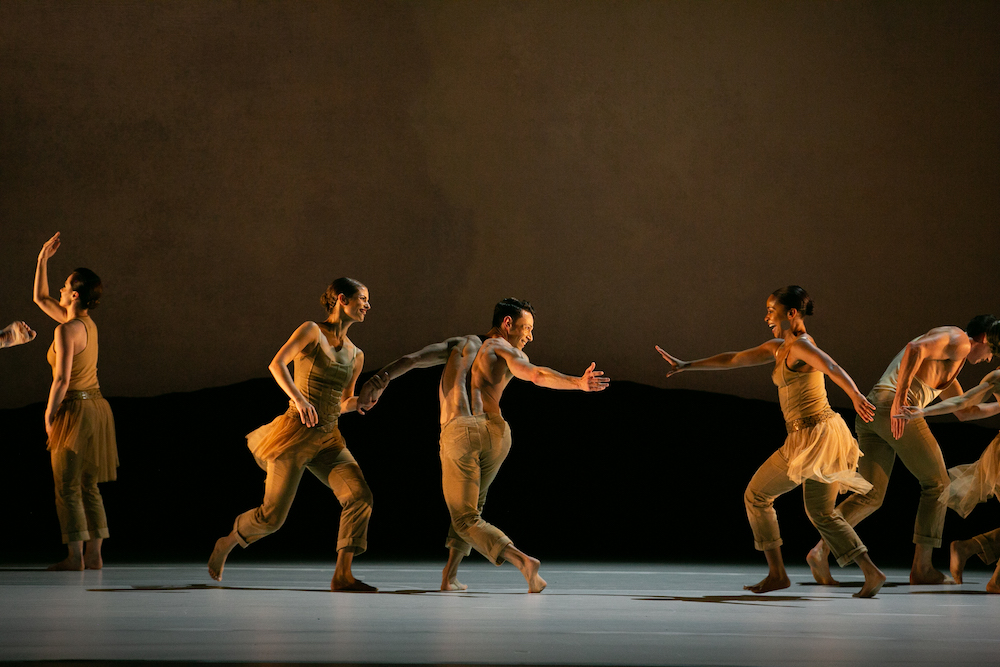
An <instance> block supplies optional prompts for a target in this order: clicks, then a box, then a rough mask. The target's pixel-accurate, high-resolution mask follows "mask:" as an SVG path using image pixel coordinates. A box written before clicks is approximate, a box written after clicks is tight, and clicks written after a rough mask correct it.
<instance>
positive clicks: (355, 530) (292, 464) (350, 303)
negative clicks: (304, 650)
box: [208, 278, 376, 591]
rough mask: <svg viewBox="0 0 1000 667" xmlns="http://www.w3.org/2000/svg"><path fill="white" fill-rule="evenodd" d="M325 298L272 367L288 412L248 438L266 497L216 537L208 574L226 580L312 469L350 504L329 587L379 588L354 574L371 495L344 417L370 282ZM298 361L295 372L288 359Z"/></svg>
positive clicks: (349, 282)
mask: <svg viewBox="0 0 1000 667" xmlns="http://www.w3.org/2000/svg"><path fill="white" fill-rule="evenodd" d="M320 302H321V303H322V304H323V306H324V307H325V308H326V311H327V313H328V314H329V316H328V317H327V318H326V320H325V321H323V322H319V323H316V322H306V323H304V324H302V326H300V327H299V328H298V329H296V330H295V333H293V334H292V337H291V338H289V339H288V342H286V343H285V344H284V345H282V346H281V349H280V350H278V354H276V355H275V356H274V359H273V360H272V361H271V364H270V365H269V366H268V370H270V371H271V375H273V376H274V379H275V380H276V381H277V383H278V386H280V387H281V388H282V390H284V392H285V393H286V394H288V398H289V399H290V400H289V407H288V410H287V411H286V412H285V413H284V414H282V415H279V416H278V417H277V418H276V419H275V420H274V421H272V422H271V423H270V424H267V425H265V426H261V427H260V428H259V429H257V430H256V431H254V432H253V433H251V434H249V435H248V436H247V446H248V447H249V448H250V451H251V453H252V454H253V456H254V459H256V461H257V465H259V466H260V467H261V468H262V469H264V470H265V471H267V479H266V480H265V482H264V502H263V504H262V505H261V506H260V507H258V508H257V509H253V510H250V511H248V512H244V513H243V514H241V515H239V516H238V517H236V523H235V524H234V525H233V531H232V532H231V533H229V535H227V536H225V537H222V538H220V539H219V540H218V541H217V542H216V543H215V550H214V551H212V555H211V557H210V558H209V559H208V573H209V575H211V577H212V578H213V579H215V580H216V581H221V580H222V569H223V567H224V566H225V564H226V557H227V556H228V555H229V552H230V551H232V550H233V548H234V547H235V546H236V545H237V544H239V545H240V546H241V547H244V548H246V547H247V546H248V545H249V544H252V543H253V542H256V541H257V540H259V539H260V538H262V537H264V536H265V535H270V534H271V533H273V532H274V531H276V530H278V529H279V528H280V527H281V525H282V524H283V523H284V522H285V517H286V516H288V510H289V509H290V508H291V506H292V500H294V498H295V492H296V490H297V489H298V487H299V481H300V480H301V479H302V474H303V473H304V472H305V470H307V469H308V470H309V472H311V473H312V474H314V475H316V477H318V478H319V480H320V481H321V482H323V483H324V484H326V485H327V486H329V487H330V488H331V489H333V492H334V494H336V496H337V500H338V501H340V504H341V506H342V507H343V510H342V512H341V515H340V535H339V539H338V541H337V567H336V569H335V570H334V574H333V580H332V581H331V582H330V588H331V589H332V590H335V591H374V590H376V589H375V588H374V587H372V586H369V585H368V584H365V583H363V582H361V581H358V580H357V579H355V578H354V576H353V575H352V574H351V562H352V561H353V559H354V556H355V554H360V553H362V552H363V551H364V550H365V548H366V547H367V545H368V519H369V517H370V516H371V511H372V494H371V491H370V490H369V489H368V484H367V483H366V482H365V478H364V475H362V474H361V468H360V467H359V466H358V463H357V461H355V460H354V457H353V456H351V452H349V451H348V450H347V443H345V442H344V438H343V436H342V435H341V434H340V429H339V428H338V427H337V422H338V419H339V417H340V415H341V414H343V413H346V412H352V411H354V410H356V409H357V406H358V399H357V397H356V396H355V395H354V385H355V383H356V382H357V380H358V376H359V375H361V368H362V366H363V365H364V359H365V355H364V354H363V353H362V352H361V350H360V349H358V347H357V346H356V345H354V343H352V342H351V340H350V339H349V338H348V337H347V330H348V329H349V328H350V327H351V325H352V324H354V323H355V322H364V320H365V314H366V313H367V312H368V311H369V310H370V309H371V305H370V304H369V303H368V288H367V287H365V286H364V285H362V284H361V283H359V282H358V281H356V280H353V279H351V278H338V279H337V280H335V281H333V284H332V285H330V286H329V287H328V288H327V289H326V292H324V293H323V296H322V297H321V298H320ZM292 361H294V362H295V377H294V379H293V378H292V375H291V374H290V373H289V372H288V364H289V363H290V362H292Z"/></svg>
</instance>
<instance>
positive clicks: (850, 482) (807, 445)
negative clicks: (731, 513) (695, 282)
mask: <svg viewBox="0 0 1000 667" xmlns="http://www.w3.org/2000/svg"><path fill="white" fill-rule="evenodd" d="M812 312H813V303H812V300H811V299H810V298H809V295H808V294H806V291H805V290H804V289H802V288H801V287H798V286H797V285H791V286H789V287H785V288H783V289H779V290H777V291H776V292H774V293H773V294H772V295H771V296H769V297H768V299H767V314H766V315H765V317H764V321H765V322H766V323H767V325H768V326H769V327H770V328H771V333H773V334H774V339H773V340H769V341H767V342H766V343H764V344H762V345H758V346H757V347H754V348H750V349H748V350H743V351H742V352H725V353H723V354H717V355H715V356H713V357H708V358H706V359H698V360H696V361H681V360H680V359H677V358H676V357H673V356H671V355H669V354H667V353H666V352H664V351H663V350H662V349H660V347H659V346H657V348H656V350H657V352H659V353H660V355H661V356H662V357H663V358H664V359H665V360H666V361H667V363H668V364H670V372H668V373H667V377H670V376H671V375H674V374H675V373H680V372H681V371H694V370H726V369H730V368H744V367H747V366H763V365H765V364H770V363H773V364H774V370H773V371H772V372H771V379H772V380H773V381H774V383H775V384H776V385H777V386H778V400H779V402H780V404H781V411H782V413H783V414H784V416H785V426H786V428H787V430H788V437H787V438H786V439H785V444H784V445H783V446H782V447H781V449H779V450H778V451H776V452H775V453H774V454H772V455H771V457H770V458H769V459H768V460H767V461H765V462H764V464H763V465H762V466H761V467H760V468H758V469H757V472H756V473H755V474H754V476H753V478H752V479H751V480H750V484H749V485H748V486H747V489H746V493H745V494H744V496H743V498H744V503H745V504H746V510H747V517H748V518H749V519H750V527H751V529H752V530H753V536H754V545H755V546H756V548H757V549H758V550H759V551H763V552H764V556H765V557H766V558H767V565H768V574H767V576H766V577H764V579H763V580H761V581H760V582H758V583H756V584H753V585H752V586H744V588H745V589H746V590H749V591H753V592H754V593H766V592H768V591H774V590H778V589H781V588H787V587H788V586H790V585H791V582H790V581H789V579H788V574H787V573H786V571H785V565H784V562H783V561H782V558H781V536H780V534H779V532H778V519H777V515H776V514H775V512H774V507H773V503H774V499H775V498H777V497H778V496H780V495H781V494H783V493H786V492H788V491H791V490H792V489H794V488H795V487H797V486H798V485H799V484H802V487H803V496H804V498H805V505H806V514H807V515H808V516H809V520H810V521H812V523H813V525H814V526H816V529H817V530H818V531H819V533H820V535H822V536H823V538H824V539H825V540H826V541H827V543H829V544H830V547H831V549H832V550H833V553H834V555H836V556H837V562H838V563H839V564H840V566H841V567H844V566H845V565H847V564H848V563H850V562H852V561H855V562H857V563H858V565H859V566H860V567H861V571H862V572H864V575H865V584H864V586H863V587H862V588H861V590H860V591H859V592H858V593H855V594H854V597H863V598H870V597H873V596H874V595H875V594H876V593H878V591H879V589H880V588H881V587H882V584H883V583H885V575H884V574H882V572H881V571H880V570H879V569H878V568H877V567H875V564H874V563H873V562H872V560H871V558H870V557H869V556H868V548H867V547H866V546H865V545H864V544H863V543H862V542H861V540H860V538H858V536H857V534H856V533H855V532H854V529H853V528H851V526H850V525H848V523H847V522H846V521H844V517H842V516H841V515H840V513H839V512H837V511H835V501H836V499H837V493H838V491H844V490H847V489H850V490H858V491H860V492H862V493H863V492H865V491H867V490H868V489H870V488H871V485H870V484H869V483H868V482H866V481H865V480H864V479H863V478H862V477H861V476H860V475H858V473H857V467H858V457H859V455H860V450H859V449H858V443H857V441H856V440H855V439H854V438H853V437H852V436H851V432H850V431H849V430H848V428H847V424H845V423H844V420H843V419H842V418H841V416H840V415H838V414H837V413H836V412H834V411H833V410H831V409H830V404H829V403H828V402H827V399H826V382H825V378H824V377H823V376H824V374H825V375H829V376H830V377H831V378H832V379H833V381H834V382H836V383H837V385H838V386H839V387H840V388H841V389H843V390H844V391H845V392H846V393H847V395H848V396H849V397H850V398H851V401H852V402H853V403H854V409H855V410H856V411H857V413H858V414H859V415H861V418H862V419H864V420H865V421H871V419H872V416H873V415H874V414H875V406H873V405H872V404H871V403H869V402H868V400H867V399H866V398H865V397H864V394H862V393H861V392H860V391H858V388H857V386H856V385H855V384H854V380H852V379H851V377H850V376H849V375H848V374H847V373H846V372H845V371H844V369H842V368H841V367H840V366H838V365H837V363H836V362H835V361H834V360H833V359H831V358H830V356H829V355H827V354H826V353H825V352H823V350H821V349H819V348H818V347H817V346H816V343H815V342H814V341H813V339H812V337H811V336H810V335H809V334H807V333H806V326H805V322H804V320H803V318H804V317H805V316H806V315H812ZM834 545H836V546H834Z"/></svg>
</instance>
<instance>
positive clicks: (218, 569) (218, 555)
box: [208, 534, 236, 581]
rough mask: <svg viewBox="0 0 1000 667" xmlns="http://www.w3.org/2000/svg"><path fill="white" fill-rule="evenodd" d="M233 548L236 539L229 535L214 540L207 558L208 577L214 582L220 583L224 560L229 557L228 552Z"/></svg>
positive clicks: (224, 565)
mask: <svg viewBox="0 0 1000 667" xmlns="http://www.w3.org/2000/svg"><path fill="white" fill-rule="evenodd" d="M235 546H236V539H235V538H233V536H232V535H231V534H230V535H226V536H225V537H220V538H219V539H218V540H216V542H215V548H214V549H212V555H211V556H209V557H208V576H210V577H212V578H213V579H215V580H216V581H222V570H223V568H225V567H226V558H228V557H229V552H230V551H232V550H233V547H235Z"/></svg>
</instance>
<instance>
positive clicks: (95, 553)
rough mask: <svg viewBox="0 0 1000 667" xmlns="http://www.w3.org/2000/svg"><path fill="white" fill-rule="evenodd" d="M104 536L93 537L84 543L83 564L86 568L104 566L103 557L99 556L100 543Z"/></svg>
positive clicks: (94, 568)
mask: <svg viewBox="0 0 1000 667" xmlns="http://www.w3.org/2000/svg"><path fill="white" fill-rule="evenodd" d="M103 542H104V538H102V537H95V538H94V539H92V540H90V541H88V542H87V544H86V549H85V550H84V554H83V565H84V567H86V568H87V569H88V570H100V569H101V568H102V567H104V559H103V558H101V544H102V543H103Z"/></svg>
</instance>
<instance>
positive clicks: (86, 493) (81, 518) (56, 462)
mask: <svg viewBox="0 0 1000 667" xmlns="http://www.w3.org/2000/svg"><path fill="white" fill-rule="evenodd" d="M51 459H52V477H53V478H54V480H55V488H56V514H57V515H58V517H59V527H60V528H61V529H62V541H63V544H66V543H68V542H89V541H90V540H94V539H97V538H105V537H108V536H109V533H108V517H107V516H106V515H105V514H104V500H103V499H102V498H101V492H100V491H99V490H98V488H97V479H98V470H97V467H96V466H94V465H93V464H89V463H87V462H86V461H85V460H84V458H83V457H82V456H77V454H76V453H74V452H73V451H71V450H69V449H65V448H64V449H59V450H56V451H53V452H52V453H51Z"/></svg>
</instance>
